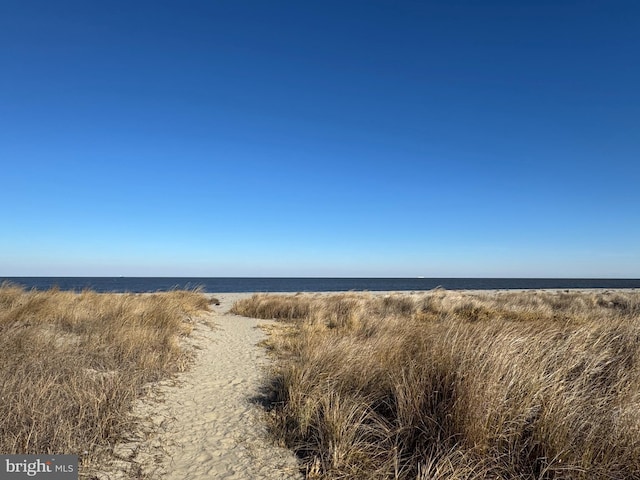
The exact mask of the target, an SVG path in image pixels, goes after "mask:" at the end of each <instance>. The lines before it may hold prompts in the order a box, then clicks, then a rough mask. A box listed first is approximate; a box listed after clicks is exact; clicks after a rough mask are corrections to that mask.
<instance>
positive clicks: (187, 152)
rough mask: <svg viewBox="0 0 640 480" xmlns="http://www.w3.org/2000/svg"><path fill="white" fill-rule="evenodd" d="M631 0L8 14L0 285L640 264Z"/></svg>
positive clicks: (25, 8)
mask: <svg viewBox="0 0 640 480" xmlns="http://www.w3.org/2000/svg"><path fill="white" fill-rule="evenodd" d="M639 55H640V3H638V2H636V1H616V0H602V1H589V0H582V1H567V0H553V1H551V0H542V1H540V0H536V1H511V0H509V1H457V0H452V1H446V0H442V1H438V2H433V1H399V2H393V1H390V0H389V1H378V0H371V1H325V0H323V1H318V2H314V1H242V0H227V1H182V2H179V1H172V2H169V1H157V0H154V1H106V2H93V1H86V0H82V1H73V2H70V1H65V0H61V1H49V0H46V1H30V0H18V1H14V0H9V1H6V0H5V1H3V2H2V3H0V199H1V200H2V214H1V219H0V275H142V276H146V275H150V276H156V275H162V276H164V275H166V276H175V275H185V276H189V275H196V276H408V277H412V276H418V275H423V276H427V277H429V276H462V277H465V276H469V277H477V276H480V277H483V276H498V277H499V276H516V277H518V276H522V277H529V276H533V277H545V276H549V277H634V278H637V277H640V56H639Z"/></svg>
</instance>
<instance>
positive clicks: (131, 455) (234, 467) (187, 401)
mask: <svg viewBox="0 0 640 480" xmlns="http://www.w3.org/2000/svg"><path fill="white" fill-rule="evenodd" d="M249 295H251V294H242V293H241V294H238V293H233V294H220V295H215V297H216V298H218V299H219V300H220V303H221V304H220V305H219V306H212V309H213V310H214V311H213V313H211V314H210V315H207V316H205V317H203V318H202V319H200V321H198V322H197V325H196V328H195V329H194V331H193V333H192V334H191V337H190V342H192V344H193V345H194V346H195V347H196V348H197V349H198V351H197V354H196V360H195V362H194V364H193V365H192V366H191V368H190V369H189V371H187V372H185V373H183V374H180V375H179V376H178V380H177V383H176V382H163V383H162V384H160V385H158V386H156V387H154V388H153V394H152V395H151V396H150V397H149V398H147V399H145V400H142V401H141V402H139V404H138V405H137V407H136V409H135V415H136V416H137V417H139V418H140V419H141V421H140V422H139V423H140V425H139V427H140V428H139V429H138V430H139V431H138V432H137V434H132V438H131V442H129V443H124V444H120V445H118V446H117V447H116V448H115V449H114V453H115V454H116V456H117V457H119V458H120V459H121V460H120V461H115V462H114V463H113V465H112V466H111V468H110V469H109V470H111V471H110V472H107V471H103V473H102V474H98V478H99V479H100V480H107V479H109V480H112V479H123V478H139V477H138V476H136V475H139V474H140V473H141V474H142V476H143V478H150V479H163V480H164V479H167V480H185V479H194V480H197V479H205V478H206V479H208V478H215V479H254V478H255V479H274V480H275V479H301V478H302V475H301V474H300V473H299V466H298V463H297V459H296V458H295V456H294V454H293V453H292V452H291V451H290V450H287V449H284V448H279V447H277V446H275V445H274V444H273V443H272V442H271V441H270V440H269V439H268V437H267V432H266V427H265V425H266V424H265V421H264V419H261V418H260V417H261V415H264V414H265V413H264V411H263V410H262V408H261V407H260V406H259V404H258V403H257V402H256V398H257V396H258V394H259V387H260V384H261V381H262V380H264V376H265V371H264V368H265V366H266V365H267V364H268V362H269V359H268V358H267V355H266V352H265V349H264V348H262V347H259V346H258V345H257V344H258V343H259V342H260V341H261V340H262V339H263V338H264V337H265V334H264V332H263V331H262V330H261V329H260V328H259V325H260V324H268V323H271V322H268V321H263V320H256V319H252V318H246V317H240V316H236V315H230V314H228V313H226V312H228V311H229V309H230V308H231V306H232V305H233V303H234V302H235V301H236V300H238V299H239V298H243V297H246V296H249ZM123 470H124V471H127V473H126V474H125V473H124V471H123Z"/></svg>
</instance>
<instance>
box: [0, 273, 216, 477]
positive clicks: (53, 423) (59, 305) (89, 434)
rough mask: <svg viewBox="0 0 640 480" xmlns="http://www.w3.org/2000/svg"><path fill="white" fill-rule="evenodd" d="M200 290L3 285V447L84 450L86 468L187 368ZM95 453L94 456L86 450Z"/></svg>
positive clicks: (201, 306)
mask: <svg viewBox="0 0 640 480" xmlns="http://www.w3.org/2000/svg"><path fill="white" fill-rule="evenodd" d="M207 309H208V300H207V299H206V298H205V297H204V296H203V295H201V294H199V293H198V292H187V291H173V292H168V293H161V294H151V295H134V294H98V293H95V292H92V291H83V292H82V293H73V292H63V291H58V290H55V289H53V290H49V291H35V290H32V291H25V290H24V289H22V288H20V287H17V286H14V285H10V284H6V283H5V284H2V285H1V286H0V452H2V453H6V454H13V453H21V454H56V453H66V454H78V455H80V456H81V457H82V465H81V473H82V472H83V471H85V470H86V468H87V466H88V465H90V464H94V463H95V462H96V461H97V460H98V456H99V454H100V452H103V451H108V449H109V448H110V447H111V446H113V444H114V443H115V442H116V441H117V440H118V439H119V438H120V436H121V435H122V434H123V432H125V431H126V430H127V429H128V428H129V427H130V425H129V423H128V422H129V418H128V416H127V414H128V412H129V411H130V409H131V406H132V402H133V400H134V399H135V398H136V397H138V396H139V395H140V393H141V391H142V387H143V385H145V384H146V383H147V382H150V381H154V380H158V379H160V378H163V377H166V376H168V375H171V374H172V373H174V372H177V371H179V370H182V369H184V368H185V366H186V365H187V364H188V362H189V359H190V354H189V353H188V352H186V351H185V350H184V349H183V348H181V346H180V342H179V338H180V336H184V335H188V334H189V333H190V331H191V328H192V326H193V322H192V320H191V317H192V316H193V315H196V314H199V313H200V312H202V311H204V310H207ZM85 452H86V453H85Z"/></svg>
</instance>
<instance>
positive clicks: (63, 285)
mask: <svg viewBox="0 0 640 480" xmlns="http://www.w3.org/2000/svg"><path fill="white" fill-rule="evenodd" d="M3 281H9V282H12V283H15V284H18V285H22V286H24V287H26V288H29V289H30V288H36V289H39V290H44V289H48V288H51V287H54V286H57V287H58V288H60V289H62V290H83V289H85V288H89V289H92V290H96V291H98V292H136V293H138V292H157V291H165V290H172V289H183V288H186V289H193V288H196V287H201V288H203V289H204V291H206V292H211V293H226V292H334V291H335V292H337V291H349V290H356V291H363V290H369V291H391V290H397V291H418V290H431V289H433V288H436V287H443V288H446V289H448V290H493V289H496V290H498V289H499V290H504V289H543V288H554V289H555V288H559V289H572V288H640V279H579V278H238V277H229V278H223V277H215V278H168V277H0V283H1V282H3Z"/></svg>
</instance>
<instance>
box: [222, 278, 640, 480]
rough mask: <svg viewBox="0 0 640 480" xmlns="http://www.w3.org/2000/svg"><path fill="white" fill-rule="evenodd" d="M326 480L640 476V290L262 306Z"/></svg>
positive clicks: (285, 421)
mask: <svg viewBox="0 0 640 480" xmlns="http://www.w3.org/2000/svg"><path fill="white" fill-rule="evenodd" d="M233 311H234V312H236V313H239V314H243V315H252V316H255V317H259V318H275V319H278V320H279V322H278V323H277V324H276V326H275V327H271V328H270V336H269V338H268V340H267V343H268V347H269V348H270V350H271V351H272V353H273V355H274V358H275V365H274V368H273V371H272V372H271V374H270V376H269V377H268V379H267V380H266V381H265V384H264V392H263V394H264V400H265V404H266V405H268V407H267V410H268V415H266V417H267V418H268V421H269V428H270V432H271V434H272V435H273V437H274V438H275V439H276V440H277V441H278V442H279V443H281V444H282V445H285V446H288V447H290V448H292V449H294V450H295V451H296V452H297V454H298V455H299V456H300V458H301V459H302V462H303V465H304V466H303V469H304V472H305V473H306V476H307V478H311V479H316V478H317V479H338V478H340V479H342V478H363V479H390V478H393V479H412V480H413V479H418V480H427V479H468V480H476V479H509V480H515V479H531V480H534V479H536V480H538V479H576V480H578V479H581V480H582V479H583V480H587V479H603V480H604V479H614V478H615V479H627V478H628V479H637V478H640V292H637V291H627V292H625V291H600V292H572V291H566V292H565V291H549V292H543V291H525V292H508V291H500V292H485V293H483V292H456V291H446V290H442V289H438V290H434V291H431V292H425V293H415V294H384V293H380V294H372V293H359V294H358V293H340V294H298V295H269V294H256V295H253V296H252V297H249V298H247V299H244V300H240V301H238V302H237V303H236V304H235V306H234V307H233Z"/></svg>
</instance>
